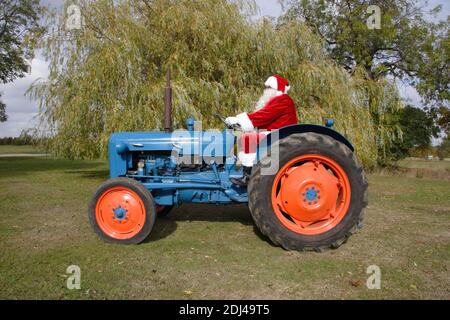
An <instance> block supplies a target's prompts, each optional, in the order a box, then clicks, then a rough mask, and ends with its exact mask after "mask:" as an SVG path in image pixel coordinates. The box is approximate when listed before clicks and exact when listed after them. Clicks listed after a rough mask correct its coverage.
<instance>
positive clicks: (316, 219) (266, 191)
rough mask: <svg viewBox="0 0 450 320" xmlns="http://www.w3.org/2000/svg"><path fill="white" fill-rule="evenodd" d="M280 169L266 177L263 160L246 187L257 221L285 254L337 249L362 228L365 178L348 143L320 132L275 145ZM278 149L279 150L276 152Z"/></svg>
mask: <svg viewBox="0 0 450 320" xmlns="http://www.w3.org/2000/svg"><path fill="white" fill-rule="evenodd" d="M274 147H275V148H273V150H272V157H271V158H272V159H274V156H275V155H276V154H278V159H279V170H278V172H277V173H275V174H272V175H270V174H268V175H265V174H263V173H262V163H266V162H267V161H268V160H269V159H268V158H264V159H262V160H261V161H260V162H259V163H258V164H257V165H256V166H255V167H254V168H253V170H252V174H251V177H250V182H249V186H248V194H249V207H250V211H251V213H252V216H253V219H254V221H255V223H256V225H257V226H258V228H259V229H260V230H261V232H262V233H263V234H264V235H266V236H267V237H268V238H269V239H270V240H271V241H272V242H273V243H274V244H276V245H280V246H282V247H283V248H285V249H287V250H307V249H312V250H316V251H321V250H322V249H325V248H337V247H339V246H340V245H341V244H343V243H344V242H346V241H347V239H348V238H349V237H350V236H351V235H352V234H353V233H354V232H355V231H356V230H357V229H358V228H359V227H360V226H361V225H362V218H363V214H364V208H365V207H366V206H367V186H368V183H367V178H366V176H365V174H364V171H363V169H362V167H361V166H360V164H359V163H358V160H357V159H356V157H355V155H354V154H353V153H352V151H351V150H350V149H349V148H348V147H347V146H345V145H344V144H342V143H340V142H338V141H336V140H335V139H333V138H331V137H329V136H326V135H321V134H316V133H300V134H292V135H290V136H288V137H286V138H284V139H281V140H280V141H278V142H276V143H275V145H274ZM277 149H278V151H277Z"/></svg>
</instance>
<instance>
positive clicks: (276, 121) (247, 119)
mask: <svg viewBox="0 0 450 320" xmlns="http://www.w3.org/2000/svg"><path fill="white" fill-rule="evenodd" d="M237 118H238V120H239V124H240V125H241V127H242V130H243V131H251V130H253V129H254V128H258V129H260V130H261V129H265V130H269V131H270V130H274V129H279V128H282V127H285V126H289V125H292V124H297V123H298V118H297V110H296V109H295V104H294V101H293V100H292V99H291V97H289V96H288V95H287V94H282V95H280V96H276V97H273V98H272V99H270V100H269V101H268V102H267V104H266V105H265V106H264V107H263V108H262V109H259V110H258V111H255V112H252V113H241V114H238V115H237Z"/></svg>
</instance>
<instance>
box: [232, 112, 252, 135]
mask: <svg viewBox="0 0 450 320" xmlns="http://www.w3.org/2000/svg"><path fill="white" fill-rule="evenodd" d="M236 118H237V119H238V123H239V124H240V125H241V128H242V131H252V130H253V129H254V128H255V127H254V126H253V123H252V121H251V120H250V118H249V117H248V115H247V113H246V112H244V113H241V114H238V115H237V116H236Z"/></svg>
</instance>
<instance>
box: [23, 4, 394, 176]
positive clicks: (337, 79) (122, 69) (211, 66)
mask: <svg viewBox="0 0 450 320" xmlns="http://www.w3.org/2000/svg"><path fill="white" fill-rule="evenodd" d="M244 2H246V1H240V0H239V1H227V0H198V1H191V0H178V1H169V0H157V1H150V0H145V1H134V0H117V1H110V0H97V1H84V0H78V1H77V5H78V6H79V7H80V9H81V13H82V16H83V19H82V20H83V21H84V22H83V26H82V28H81V30H67V28H65V21H66V20H65V17H64V16H61V15H58V14H55V15H54V16H53V17H54V21H53V22H52V23H51V26H52V28H53V30H52V32H51V33H50V35H49V36H48V37H46V38H45V42H43V43H42V46H43V49H44V50H43V52H44V54H45V56H46V57H48V59H49V64H50V74H49V79H48V81H39V82H36V83H34V85H33V87H32V88H31V89H30V94H31V96H32V97H36V98H37V99H39V102H40V110H39V111H40V112H39V116H40V119H41V121H42V127H39V126H38V128H37V130H36V131H35V133H36V135H39V134H41V137H44V138H48V139H42V140H40V139H38V140H39V141H43V142H44V143H45V144H46V145H45V146H46V147H47V150H48V151H50V152H52V153H54V154H56V155H58V156H63V157H70V158H95V157H99V156H105V155H106V150H107V145H108V139H109V137H110V134H111V133H112V132H115V131H138V130H143V131H147V130H154V129H161V128H162V125H163V121H162V119H163V92H164V75H165V72H166V70H167V68H169V67H170V68H171V70H172V87H173V106H174V108H173V114H174V127H178V128H179V127H182V126H184V122H185V119H186V117H187V116H194V117H195V118H196V119H198V120H203V124H204V127H205V128H207V126H208V127H210V128H211V127H215V128H220V127H222V126H223V124H221V123H220V121H218V120H217V117H215V116H214V114H216V113H220V114H223V115H230V114H237V113H239V112H242V111H249V110H251V109H252V108H253V105H254V103H255V101H256V99H257V97H258V95H259V94H260V93H261V90H262V88H263V82H264V80H265V79H266V78H267V76H269V75H270V74H272V73H280V74H282V75H284V76H285V77H287V78H288V79H289V81H290V84H291V88H292V89H291V90H290V92H289V93H290V94H291V96H292V97H293V99H294V100H295V101H296V103H297V107H298V110H299V118H300V121H301V122H303V123H322V122H323V118H328V117H329V118H333V119H335V120H336V125H335V126H336V129H337V130H339V131H341V132H342V133H343V134H345V135H346V136H347V137H349V139H350V140H351V141H352V142H353V144H354V145H355V147H356V150H357V152H358V155H359V157H360V158H361V159H362V161H363V163H364V164H365V166H366V168H370V167H373V166H374V165H375V164H376V162H377V158H378V155H379V154H378V153H377V148H376V146H375V145H374V144H373V141H374V139H375V131H376V130H383V131H384V132H386V136H389V134H390V133H391V132H392V131H393V130H394V129H393V126H390V125H386V126H385V125H384V123H381V124H380V125H378V126H377V128H376V129H375V125H374V123H373V122H372V120H371V117H370V113H369V111H368V109H367V108H365V107H364V104H365V100H366V98H365V96H364V94H363V90H365V88H366V86H364V87H362V86H361V85H360V83H361V82H365V81H366V79H364V78H362V77H361V76H359V75H357V74H355V75H353V76H351V75H349V74H348V73H347V72H346V71H345V70H344V69H343V68H342V67H339V66H337V65H336V64H335V63H334V62H333V61H332V60H331V59H330V58H328V57H327V56H326V55H325V54H324V50H323V46H322V43H321V41H320V39H319V38H318V37H317V36H316V35H314V34H313V33H312V32H311V31H310V30H309V28H308V27H307V26H305V24H304V23H301V22H298V21H293V22H292V23H288V24H286V25H284V26H281V27H278V28H277V27H276V26H275V25H274V24H273V23H271V22H270V21H267V20H263V21H257V22H254V20H253V19H251V18H249V16H251V15H252V14H247V13H248V12H247V11H243V10H242V6H241V4H243V3H244ZM69 4H70V2H66V4H65V5H66V7H65V8H64V9H67V7H68V5H69ZM63 12H66V10H64V11H63ZM243 30H245V32H242V31H243ZM61 39H64V40H65V41H61ZM373 89H374V93H373V97H374V99H376V100H377V101H379V103H380V105H381V106H382V107H380V110H381V111H380V114H383V112H384V110H390V109H397V108H398V107H399V106H400V103H399V101H400V98H399V96H398V92H397V90H396V88H395V86H392V85H391V84H390V83H388V82H383V81H379V82H377V83H373ZM37 138H39V137H37Z"/></svg>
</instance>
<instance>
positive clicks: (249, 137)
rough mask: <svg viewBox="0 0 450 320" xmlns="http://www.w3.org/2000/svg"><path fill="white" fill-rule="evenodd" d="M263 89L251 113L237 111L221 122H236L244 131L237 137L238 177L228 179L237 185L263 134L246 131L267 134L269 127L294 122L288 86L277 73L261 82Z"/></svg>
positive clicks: (241, 182)
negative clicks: (239, 172) (240, 169)
mask: <svg viewBox="0 0 450 320" xmlns="http://www.w3.org/2000/svg"><path fill="white" fill-rule="evenodd" d="M265 86H266V88H265V89H264V92H263V95H262V96H261V97H260V98H259V100H258V102H257V103H256V106H255V111H254V112H251V113H246V112H244V113H241V114H238V115H237V116H236V117H228V118H226V119H225V122H226V123H227V125H228V126H230V127H231V126H233V125H236V124H239V125H240V127H241V129H242V131H244V134H243V135H242V136H241V137H240V138H239V140H238V158H239V160H240V161H241V163H242V165H243V171H244V175H243V177H242V178H240V179H237V178H231V179H230V180H231V181H232V182H233V183H234V184H237V185H240V186H245V185H247V181H248V178H249V175H250V172H251V167H252V166H253V164H254V162H255V160H256V148H257V145H258V143H259V140H260V138H261V137H262V136H264V134H261V131H259V133H249V132H251V131H253V130H254V129H259V130H263V131H265V133H268V132H269V131H270V130H275V129H279V128H282V127H285V126H288V125H292V124H297V123H298V118H297V111H296V109H295V104H294V101H293V100H292V99H291V97H289V95H288V94H287V92H288V91H289V89H290V86H289V82H288V81H287V80H286V79H284V78H282V77H280V76H279V75H273V76H270V77H269V78H268V79H267V80H266V82H265Z"/></svg>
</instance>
